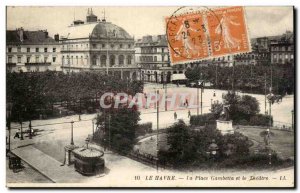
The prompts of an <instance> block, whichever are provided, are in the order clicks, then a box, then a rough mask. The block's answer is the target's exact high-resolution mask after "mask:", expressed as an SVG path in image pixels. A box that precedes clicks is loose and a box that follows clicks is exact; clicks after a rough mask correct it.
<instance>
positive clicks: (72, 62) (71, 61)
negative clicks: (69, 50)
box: [71, 56, 73, 64]
mask: <svg viewBox="0 0 300 193" xmlns="http://www.w3.org/2000/svg"><path fill="white" fill-rule="evenodd" d="M71 64H73V56H71Z"/></svg>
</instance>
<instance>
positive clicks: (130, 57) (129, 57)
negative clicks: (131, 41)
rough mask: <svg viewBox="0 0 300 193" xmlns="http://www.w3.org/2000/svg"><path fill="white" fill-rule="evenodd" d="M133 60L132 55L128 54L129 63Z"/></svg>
mask: <svg viewBox="0 0 300 193" xmlns="http://www.w3.org/2000/svg"><path fill="white" fill-rule="evenodd" d="M131 60H132V56H131V55H128V56H127V64H129V65H130V64H131Z"/></svg>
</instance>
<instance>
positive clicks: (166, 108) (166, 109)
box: [164, 74, 168, 111]
mask: <svg viewBox="0 0 300 193" xmlns="http://www.w3.org/2000/svg"><path fill="white" fill-rule="evenodd" d="M164 78H165V81H164V83H165V111H168V107H167V106H168V104H167V93H168V91H167V85H168V84H167V74H165V76H164Z"/></svg>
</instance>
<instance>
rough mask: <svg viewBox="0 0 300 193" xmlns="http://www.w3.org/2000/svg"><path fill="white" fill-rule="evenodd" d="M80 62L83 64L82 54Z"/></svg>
mask: <svg viewBox="0 0 300 193" xmlns="http://www.w3.org/2000/svg"><path fill="white" fill-rule="evenodd" d="M80 64H81V65H83V56H81V57H80Z"/></svg>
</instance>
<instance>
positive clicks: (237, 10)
mask: <svg viewBox="0 0 300 193" xmlns="http://www.w3.org/2000/svg"><path fill="white" fill-rule="evenodd" d="M206 18H207V25H208V31H209V37H210V42H211V46H212V49H211V50H212V56H213V57H218V56H223V55H226V54H235V53H242V52H249V51H250V49H251V47H250V46H249V45H250V42H249V38H248V33H247V27H246V22H245V16H244V9H243V7H229V8H221V9H215V10H214V11H213V13H212V12H208V13H207V15H206Z"/></svg>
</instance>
